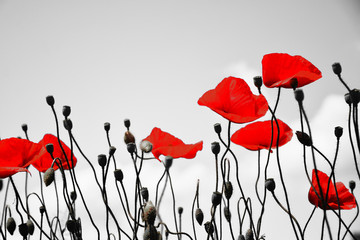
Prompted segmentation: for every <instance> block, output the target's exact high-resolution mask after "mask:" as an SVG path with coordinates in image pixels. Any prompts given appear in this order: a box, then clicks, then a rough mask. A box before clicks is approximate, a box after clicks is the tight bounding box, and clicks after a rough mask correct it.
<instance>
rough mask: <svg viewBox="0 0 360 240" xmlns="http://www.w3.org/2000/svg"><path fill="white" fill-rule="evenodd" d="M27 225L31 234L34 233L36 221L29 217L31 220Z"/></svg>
mask: <svg viewBox="0 0 360 240" xmlns="http://www.w3.org/2000/svg"><path fill="white" fill-rule="evenodd" d="M26 225H27V229H28V232H29V234H30V235H33V234H34V230H35V226H34V223H33V222H32V221H31V220H30V219H29V220H27V222H26Z"/></svg>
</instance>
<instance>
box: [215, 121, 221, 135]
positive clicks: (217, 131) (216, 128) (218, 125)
mask: <svg viewBox="0 0 360 240" xmlns="http://www.w3.org/2000/svg"><path fill="white" fill-rule="evenodd" d="M214 130H215V132H216V133H217V134H220V133H221V125H220V123H215V124H214Z"/></svg>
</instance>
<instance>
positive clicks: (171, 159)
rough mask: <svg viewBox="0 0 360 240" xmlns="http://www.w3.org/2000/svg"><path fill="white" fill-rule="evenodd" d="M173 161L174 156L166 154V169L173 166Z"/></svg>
mask: <svg viewBox="0 0 360 240" xmlns="http://www.w3.org/2000/svg"><path fill="white" fill-rule="evenodd" d="M172 163H173V157H172V156H166V157H165V161H164V164H165V169H167V170H169V168H170V167H171V165H172Z"/></svg>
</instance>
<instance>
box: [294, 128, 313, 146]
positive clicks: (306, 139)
mask: <svg viewBox="0 0 360 240" xmlns="http://www.w3.org/2000/svg"><path fill="white" fill-rule="evenodd" d="M295 134H296V137H297V139H298V140H299V142H300V143H301V144H303V145H305V146H311V145H312V141H311V138H310V136H309V135H307V134H306V133H304V132H300V131H296V133H295Z"/></svg>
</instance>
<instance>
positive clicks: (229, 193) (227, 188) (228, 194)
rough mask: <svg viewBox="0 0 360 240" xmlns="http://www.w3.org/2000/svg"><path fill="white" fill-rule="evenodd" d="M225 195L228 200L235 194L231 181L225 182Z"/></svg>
mask: <svg viewBox="0 0 360 240" xmlns="http://www.w3.org/2000/svg"><path fill="white" fill-rule="evenodd" d="M224 193H225V197H226V199H230V198H231V196H232V194H233V186H232V184H231V182H230V181H228V182H225V185H224Z"/></svg>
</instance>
